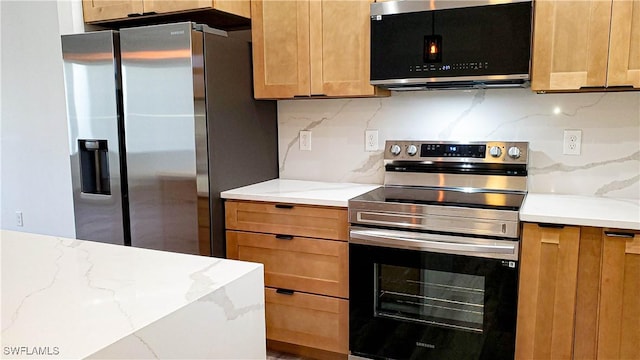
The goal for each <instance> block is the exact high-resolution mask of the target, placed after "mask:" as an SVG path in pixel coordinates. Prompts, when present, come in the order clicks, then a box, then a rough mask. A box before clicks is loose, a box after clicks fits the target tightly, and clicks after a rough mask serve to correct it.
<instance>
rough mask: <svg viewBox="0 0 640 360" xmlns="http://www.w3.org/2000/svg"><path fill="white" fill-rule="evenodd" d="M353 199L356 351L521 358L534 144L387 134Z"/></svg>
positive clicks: (441, 359) (379, 355) (352, 332)
mask: <svg viewBox="0 0 640 360" xmlns="http://www.w3.org/2000/svg"><path fill="white" fill-rule="evenodd" d="M384 159H385V160H384V165H385V180H384V187H381V188H378V189H376V190H373V191H370V192H368V193H365V194H363V195H361V196H359V197H356V198H354V199H352V200H350V201H349V221H350V223H351V228H350V239H349V288H350V293H349V303H350V305H349V311H350V315H349V336H350V339H349V346H350V352H351V358H371V359H438V360H445V359H456V360H460V359H491V360H498V359H513V356H514V350H515V331H516V308H517V291H518V255H519V236H520V224H519V221H518V211H519V209H520V206H521V205H522V202H523V200H524V197H525V195H526V190H527V164H528V162H527V159H528V144H527V143H525V142H497V141H489V142H468V143H460V142H441V141H387V142H386V147H385V156H384Z"/></svg>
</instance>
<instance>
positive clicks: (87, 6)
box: [82, 0, 144, 23]
mask: <svg viewBox="0 0 640 360" xmlns="http://www.w3.org/2000/svg"><path fill="white" fill-rule="evenodd" d="M143 11H144V10H143V7H142V0H82V13H83V16H84V22H87V23H89V22H94V21H100V20H110V19H121V18H126V17H127V15H129V14H142V13H143Z"/></svg>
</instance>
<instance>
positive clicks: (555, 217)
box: [520, 193, 640, 230]
mask: <svg viewBox="0 0 640 360" xmlns="http://www.w3.org/2000/svg"><path fill="white" fill-rule="evenodd" d="M520 220H522V221H529V222H542V223H551V224H565V225H581V226H595V227H610V228H618V229H630V230H640V200H634V199H616V198H604V197H596V196H580V195H559V194H536V193H528V194H527V197H526V198H525V201H524V205H523V206H522V208H521V209H520Z"/></svg>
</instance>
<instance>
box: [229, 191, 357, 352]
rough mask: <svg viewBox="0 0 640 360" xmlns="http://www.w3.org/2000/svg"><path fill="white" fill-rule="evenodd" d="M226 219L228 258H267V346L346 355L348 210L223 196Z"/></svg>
mask: <svg viewBox="0 0 640 360" xmlns="http://www.w3.org/2000/svg"><path fill="white" fill-rule="evenodd" d="M225 217H226V219H225V226H226V230H227V231H226V242H227V257H228V258H230V259H237V260H243V261H252V262H258V263H262V264H264V272H265V274H264V282H265V313H266V325H267V329H266V330H267V347H269V348H270V349H273V350H278V351H284V352H288V353H293V354H297V355H299V356H303V357H305V358H315V359H326V360H333V359H347V356H348V354H349V300H348V297H349V284H348V282H349V243H348V242H347V240H348V222H347V209H346V208H337V207H324V206H313V205H300V204H283V203H271V202H258V201H235V200H227V201H226V202H225Z"/></svg>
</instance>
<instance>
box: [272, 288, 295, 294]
mask: <svg viewBox="0 0 640 360" xmlns="http://www.w3.org/2000/svg"><path fill="white" fill-rule="evenodd" d="M276 293H278V294H282V295H293V290H289V289H277V290H276Z"/></svg>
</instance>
